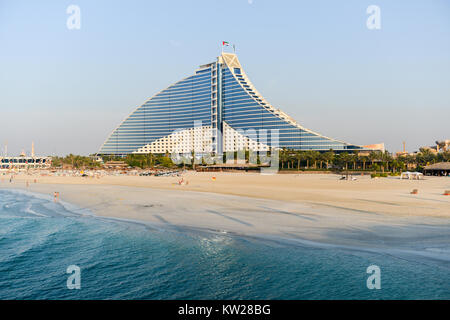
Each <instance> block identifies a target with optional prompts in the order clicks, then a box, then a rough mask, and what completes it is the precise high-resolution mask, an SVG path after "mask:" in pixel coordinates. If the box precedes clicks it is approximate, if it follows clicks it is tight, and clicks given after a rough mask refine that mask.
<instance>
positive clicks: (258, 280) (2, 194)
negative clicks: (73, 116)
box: [0, 190, 450, 299]
mask: <svg viewBox="0 0 450 320" xmlns="http://www.w3.org/2000/svg"><path fill="white" fill-rule="evenodd" d="M449 230H450V229H449ZM435 240H436V242H437V244H436V246H435V247H436V248H435V249H434V250H435V251H437V254H436V255H434V256H433V257H431V258H427V256H426V255H417V257H416V256H415V255H414V254H412V255H409V256H407V258H405V256H404V255H399V256H396V255H395V254H393V253H392V252H395V250H391V251H389V252H386V251H383V250H368V248H364V249H358V248H348V247H342V248H340V247H338V246H326V245H321V246H315V245H313V244H308V243H307V242H306V243H305V242H297V241H291V240H289V239H273V238H272V239H269V238H264V237H260V238H256V237H253V238H252V237H244V236H238V235H230V234H225V233H211V232H203V231H200V230H193V229H185V228H181V227H178V228H167V229H166V228H161V227H155V226H151V225H144V224H139V223H131V222H124V221H116V220H112V219H104V218H99V217H95V216H94V215H92V214H90V213H89V212H88V211H85V210H81V209H78V208H75V207H69V206H68V205H64V204H61V203H53V202H52V201H50V200H49V199H46V198H43V197H41V196H38V195H33V194H27V193H22V192H16V191H5V190H0V299H450V264H449V260H448V251H446V250H448V246H447V245H448V244H449V243H450V239H442V238H440V239H435ZM446 241H447V242H446ZM443 244H444V245H443ZM428 245H430V244H429V243H428ZM393 249H395V248H393ZM431 253H436V252H433V251H431ZM440 257H441V258H440ZM72 265H76V266H78V267H79V268H80V289H69V288H68V286H67V279H68V277H70V276H71V274H68V273H67V268H68V267H69V266H72ZM371 265H377V266H379V267H380V271H381V272H380V289H369V288H368V286H367V279H368V277H370V276H371V274H368V273H367V267H368V266H371Z"/></svg>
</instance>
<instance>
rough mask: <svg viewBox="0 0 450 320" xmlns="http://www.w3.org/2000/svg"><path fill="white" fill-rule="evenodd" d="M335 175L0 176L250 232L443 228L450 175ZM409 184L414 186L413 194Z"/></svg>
mask: <svg viewBox="0 0 450 320" xmlns="http://www.w3.org/2000/svg"><path fill="white" fill-rule="evenodd" d="M213 177H215V179H213ZM339 177H340V176H338V175H334V174H277V175H261V174H257V173H197V172H187V173H185V174H183V178H184V180H185V181H186V180H187V181H188V182H189V184H188V185H179V184H178V181H179V180H180V177H154V176H150V177H141V176H105V177H102V178H100V179H97V178H91V177H84V178H83V177H56V176H55V177H53V176H28V175H24V174H23V175H18V176H16V178H15V179H13V182H12V183H10V182H9V176H1V178H2V180H1V183H0V187H1V188H8V189H21V190H28V191H30V192H35V193H41V194H44V195H47V196H48V197H51V198H53V193H54V192H59V193H60V199H61V201H63V202H68V203H72V204H74V205H76V206H78V207H79V208H80V209H89V210H90V211H91V212H93V213H94V214H96V215H98V216H102V217H109V218H118V219H127V220H134V221H136V220H137V221H142V222H146V223H148V224H149V225H152V226H155V227H170V228H175V229H176V228H182V227H183V228H196V229H202V230H210V231H214V232H227V233H237V234H242V235H248V236H252V235H255V236H256V235H265V236H267V235H269V236H280V237H283V238H295V239H303V240H311V241H316V242H317V241H318V242H327V241H328V242H329V241H330V240H332V241H339V242H340V243H339V244H352V245H354V244H355V243H356V244H360V245H364V243H365V242H367V241H369V240H370V242H371V243H373V242H374V241H375V242H379V243H380V245H385V246H389V239H394V238H395V237H397V236H401V237H403V240H404V241H407V240H408V239H409V238H410V239H411V241H415V240H417V229H416V227H417V226H424V225H431V226H436V227H437V228H435V229H433V230H434V231H433V232H435V233H437V234H439V235H440V233H442V232H444V233H445V232H448V230H449V229H448V226H449V225H450V196H444V195H443V192H444V190H449V189H450V179H449V178H445V177H425V179H424V180H421V181H412V180H400V179H398V177H390V178H379V179H371V178H370V177H367V176H357V180H356V181H346V180H343V181H340V180H339ZM34 179H37V183H34V182H33V180H34ZM27 181H28V183H29V186H28V187H27V186H26V182H27ZM413 189H418V194H416V195H413V194H411V193H410V192H411V191H412V190H413ZM439 226H445V228H444V229H439ZM393 227H395V228H396V229H395V232H394V233H395V234H392V233H393V229H392V228H393ZM336 234H340V236H339V237H336ZM368 238H370V239H368ZM336 239H339V240H336ZM414 239H415V240H414Z"/></svg>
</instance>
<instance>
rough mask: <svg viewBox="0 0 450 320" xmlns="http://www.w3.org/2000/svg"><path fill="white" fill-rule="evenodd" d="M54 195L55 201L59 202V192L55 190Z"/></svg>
mask: <svg viewBox="0 0 450 320" xmlns="http://www.w3.org/2000/svg"><path fill="white" fill-rule="evenodd" d="M53 196H54V201H55V202H58V201H59V192H55V193H54V194H53Z"/></svg>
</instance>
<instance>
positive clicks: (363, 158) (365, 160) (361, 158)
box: [358, 155, 368, 170]
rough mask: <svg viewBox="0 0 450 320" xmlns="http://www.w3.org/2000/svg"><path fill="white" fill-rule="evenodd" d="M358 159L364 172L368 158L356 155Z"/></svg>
mask: <svg viewBox="0 0 450 320" xmlns="http://www.w3.org/2000/svg"><path fill="white" fill-rule="evenodd" d="M358 157H359V160H360V161H361V162H362V163H363V170H366V162H367V160H368V157H367V156H360V155H358Z"/></svg>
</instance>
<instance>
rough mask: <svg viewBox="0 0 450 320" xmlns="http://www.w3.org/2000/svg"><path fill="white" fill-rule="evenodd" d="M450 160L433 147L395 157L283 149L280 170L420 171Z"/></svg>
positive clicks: (446, 155) (378, 153)
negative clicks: (432, 150) (429, 165)
mask: <svg viewBox="0 0 450 320" xmlns="http://www.w3.org/2000/svg"><path fill="white" fill-rule="evenodd" d="M441 161H450V151H446V152H441V153H438V154H435V153H433V152H431V151H430V150H429V149H425V148H421V149H420V152H418V153H417V154H414V155H410V154H408V155H402V156H399V157H396V158H394V157H393V156H392V154H390V153H389V152H387V151H386V152H381V151H372V152H370V153H369V154H368V155H363V154H361V153H358V152H354V153H348V152H343V153H335V152H333V151H332V150H330V151H327V152H323V153H320V152H318V151H293V150H286V149H283V150H281V151H280V169H288V170H289V169H291V170H293V169H297V170H300V169H306V170H308V169H314V170H329V169H339V170H340V169H345V170H372V171H383V172H384V171H392V172H398V171H402V170H405V169H407V168H414V169H417V170H420V169H421V168H422V167H424V166H426V165H427V164H432V163H436V162H441Z"/></svg>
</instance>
